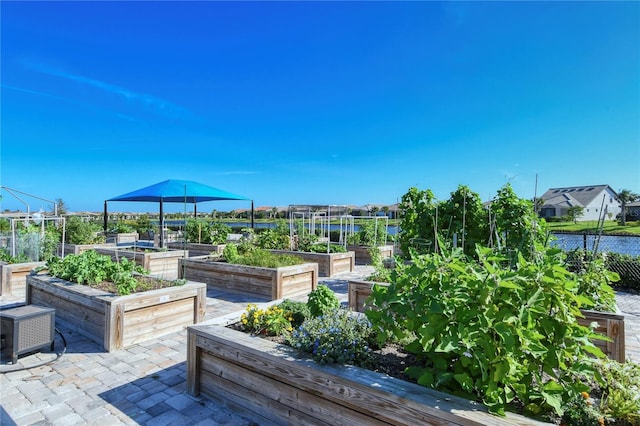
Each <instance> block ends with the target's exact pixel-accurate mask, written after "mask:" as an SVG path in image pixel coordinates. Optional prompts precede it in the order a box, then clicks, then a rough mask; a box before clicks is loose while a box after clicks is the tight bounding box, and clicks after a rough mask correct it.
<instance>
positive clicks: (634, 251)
mask: <svg viewBox="0 0 640 426" xmlns="http://www.w3.org/2000/svg"><path fill="white" fill-rule="evenodd" d="M165 223H166V224H167V226H183V225H184V221H183V220H166V221H165ZM222 223H224V224H225V225H227V226H229V227H234V228H250V227H251V222H222ZM255 227H256V228H273V227H275V223H273V222H270V223H265V222H256V223H255ZM354 228H355V231H357V230H358V225H355V227H354ZM329 229H330V230H331V231H339V230H340V225H339V224H331V225H330V227H329ZM398 230H399V227H398V226H397V225H389V228H388V231H389V234H391V235H396V234H397V233H398ZM552 235H553V236H554V237H555V240H554V241H552V242H551V245H552V246H555V247H559V248H561V249H563V250H565V251H569V250H573V249H576V248H584V237H583V235H582V234H552ZM595 238H596V236H595V235H587V249H588V250H593V248H594V242H595ZM598 251H599V252H605V251H611V252H616V253H621V254H628V255H631V256H640V236H617V235H603V236H601V237H600V242H599V245H598Z"/></svg>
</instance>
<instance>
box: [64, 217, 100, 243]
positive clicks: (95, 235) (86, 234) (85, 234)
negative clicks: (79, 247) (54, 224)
mask: <svg viewBox="0 0 640 426" xmlns="http://www.w3.org/2000/svg"><path fill="white" fill-rule="evenodd" d="M100 231H101V228H100V226H99V225H98V224H97V223H94V222H89V221H86V220H83V219H82V218H80V217H78V216H69V217H67V219H66V225H65V242H66V243H69V244H95V243H103V242H104V236H101V235H99V233H100Z"/></svg>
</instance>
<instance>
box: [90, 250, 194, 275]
mask: <svg viewBox="0 0 640 426" xmlns="http://www.w3.org/2000/svg"><path fill="white" fill-rule="evenodd" d="M95 251H97V252H98V253H100V254H106V255H108V256H111V258H112V259H113V260H115V261H117V260H118V258H123V257H126V258H127V259H129V260H131V261H134V262H136V263H137V264H138V265H140V266H142V267H143V268H144V269H146V270H148V271H149V272H150V274H151V275H153V276H156V277H161V278H165V279H168V280H175V279H177V278H178V276H179V275H180V274H179V273H178V267H179V265H180V259H182V258H183V257H187V256H189V252H188V251H183V250H160V249H157V248H153V247H138V248H136V249H135V250H134V248H133V247H113V248H109V247H97V248H95Z"/></svg>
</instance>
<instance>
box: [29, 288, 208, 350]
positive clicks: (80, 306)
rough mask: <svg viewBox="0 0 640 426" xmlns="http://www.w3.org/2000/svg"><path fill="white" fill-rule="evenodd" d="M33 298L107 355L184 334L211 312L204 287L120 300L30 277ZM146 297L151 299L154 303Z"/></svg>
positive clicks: (102, 293) (133, 296)
mask: <svg viewBox="0 0 640 426" xmlns="http://www.w3.org/2000/svg"><path fill="white" fill-rule="evenodd" d="M27 294H28V299H29V301H28V303H34V304H40V305H43V306H49V307H54V308H56V319H60V320H61V321H64V322H65V323H67V324H69V325H70V326H71V327H72V328H73V329H75V330H78V331H79V332H80V333H82V334H84V335H86V336H88V337H89V338H91V339H92V340H94V341H96V342H98V343H100V344H102V345H103V347H104V349H105V350H107V351H112V350H117V349H122V348H124V347H127V346H130V345H132V344H135V343H139V342H142V341H144V340H148V339H152V338H155V337H159V336H162V335H165V334H168V333H173V332H176V331H180V330H182V329H184V327H186V326H188V325H192V324H194V323H195V322H196V321H199V320H201V319H203V318H204V309H205V307H206V285H205V284H202V283H187V284H186V285H184V286H181V287H168V288H165V289H158V290H152V291H149V292H145V293H137V294H133V295H130V296H116V295H112V294H110V293H105V292H102V291H99V290H96V289H92V288H90V287H88V286H81V285H78V284H74V283H69V282H67V281H63V280H59V279H55V278H51V277H49V276H29V277H28V284H27ZM146 294H151V296H150V298H149V300H145V295H146ZM133 307H137V309H133Z"/></svg>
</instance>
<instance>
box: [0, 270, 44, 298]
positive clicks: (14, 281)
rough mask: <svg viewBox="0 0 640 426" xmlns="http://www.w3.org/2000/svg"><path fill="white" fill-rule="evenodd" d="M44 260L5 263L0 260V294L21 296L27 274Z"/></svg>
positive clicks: (23, 292)
mask: <svg viewBox="0 0 640 426" xmlns="http://www.w3.org/2000/svg"><path fill="white" fill-rule="evenodd" d="M44 265H46V262H24V263H6V262H0V296H8V295H12V296H22V295H24V294H25V289H26V283H27V275H29V274H30V273H31V271H32V270H33V269H34V268H38V267H40V266H44Z"/></svg>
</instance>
